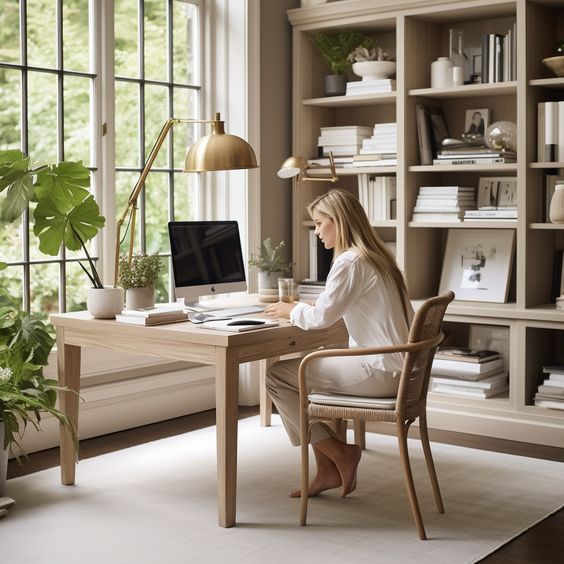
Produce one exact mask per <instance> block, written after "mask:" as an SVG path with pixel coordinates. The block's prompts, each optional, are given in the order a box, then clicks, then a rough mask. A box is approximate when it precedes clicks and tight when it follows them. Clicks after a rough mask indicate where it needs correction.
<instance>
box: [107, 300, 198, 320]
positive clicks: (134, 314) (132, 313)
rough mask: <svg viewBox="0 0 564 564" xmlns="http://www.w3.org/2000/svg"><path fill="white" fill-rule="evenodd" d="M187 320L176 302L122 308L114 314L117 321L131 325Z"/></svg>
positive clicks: (185, 313) (186, 315)
mask: <svg viewBox="0 0 564 564" xmlns="http://www.w3.org/2000/svg"><path fill="white" fill-rule="evenodd" d="M187 320H188V313H187V312H186V311H184V308H183V307H182V306H178V305H177V304H157V305H155V306H154V307H147V308H140V309H124V310H123V311H122V312H121V313H118V314H117V315H116V321H117V322H118V323H132V324H133V325H164V324H165V323H178V322H179V321H187Z"/></svg>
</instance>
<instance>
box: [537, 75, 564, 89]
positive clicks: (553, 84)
mask: <svg viewBox="0 0 564 564" xmlns="http://www.w3.org/2000/svg"><path fill="white" fill-rule="evenodd" d="M529 84H530V85H531V86H543V87H544V88H564V78H561V77H556V78H535V79H534V80H529Z"/></svg>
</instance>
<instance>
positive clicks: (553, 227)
mask: <svg viewBox="0 0 564 564" xmlns="http://www.w3.org/2000/svg"><path fill="white" fill-rule="evenodd" d="M529 228H530V229H548V230H559V229H564V223H529Z"/></svg>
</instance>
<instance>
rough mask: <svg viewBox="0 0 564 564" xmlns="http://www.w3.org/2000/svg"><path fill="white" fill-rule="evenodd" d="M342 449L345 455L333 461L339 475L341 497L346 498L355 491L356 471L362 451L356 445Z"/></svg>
mask: <svg viewBox="0 0 564 564" xmlns="http://www.w3.org/2000/svg"><path fill="white" fill-rule="evenodd" d="M344 447H345V448H344V451H345V452H346V454H345V455H344V456H343V457H342V458H341V457H339V458H338V459H337V460H335V464H336V466H337V470H338V471H339V474H340V475H341V483H342V487H341V497H346V496H347V495H348V494H350V493H351V492H353V491H354V490H355V489H356V471H357V469H358V464H359V462H360V457H361V456H362V449H361V448H360V447H359V446H358V445H344Z"/></svg>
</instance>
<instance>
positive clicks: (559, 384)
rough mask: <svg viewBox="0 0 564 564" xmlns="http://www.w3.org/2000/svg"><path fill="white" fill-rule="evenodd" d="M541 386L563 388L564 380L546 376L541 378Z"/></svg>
mask: <svg viewBox="0 0 564 564" xmlns="http://www.w3.org/2000/svg"><path fill="white" fill-rule="evenodd" d="M541 386H552V387H554V388H562V389H564V380H557V379H554V378H546V379H545V380H543V383H542V384H541Z"/></svg>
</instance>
